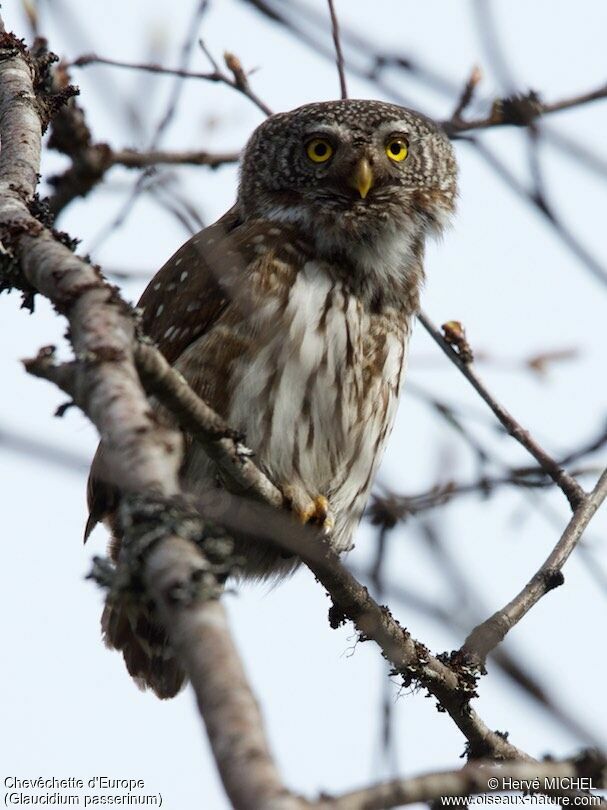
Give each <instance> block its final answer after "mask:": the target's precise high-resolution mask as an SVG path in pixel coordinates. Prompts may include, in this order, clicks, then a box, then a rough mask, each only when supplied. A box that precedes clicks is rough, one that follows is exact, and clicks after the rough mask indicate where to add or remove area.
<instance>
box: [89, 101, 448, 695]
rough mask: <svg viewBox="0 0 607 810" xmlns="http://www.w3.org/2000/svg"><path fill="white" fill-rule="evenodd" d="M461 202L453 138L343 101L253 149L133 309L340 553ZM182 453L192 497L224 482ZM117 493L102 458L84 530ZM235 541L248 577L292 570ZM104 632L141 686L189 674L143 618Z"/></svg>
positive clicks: (113, 611) (170, 685) (280, 129)
mask: <svg viewBox="0 0 607 810" xmlns="http://www.w3.org/2000/svg"><path fill="white" fill-rule="evenodd" d="M455 194H456V167H455V160H454V156H453V152H452V149H451V146H450V144H449V142H448V140H447V138H446V137H445V136H444V134H443V133H442V132H440V130H439V129H438V128H437V126H436V125H435V124H433V123H432V122H431V121H429V120H428V119H427V118H425V117H423V116H421V115H419V114H417V113H414V112H412V111H410V110H406V109H404V108H402V107H398V106H395V105H392V104H386V103H383V102H377V101H358V100H345V101H337V102H325V103H319V104H311V105H307V106H305V107H301V108H299V109H297V110H294V111H292V112H290V113H282V114H279V115H275V116H272V117H271V118H269V119H268V120H267V121H266V122H265V123H264V124H262V125H261V126H260V127H259V128H258V129H257V130H256V131H255V132H254V133H253V136H252V137H251V139H250V141H249V143H248V145H247V148H246V150H245V153H244V155H243V159H242V166H241V178H240V186H239V194H238V199H237V202H236V205H235V206H234V208H232V209H231V210H230V211H229V212H228V213H227V214H226V215H225V216H224V217H222V218H221V219H220V220H219V221H218V222H217V223H216V224H215V225H212V226H210V227H209V228H206V229H205V230H203V231H201V232H200V233H199V234H197V235H196V236H194V237H193V238H192V239H190V240H189V241H188V242H187V243H186V244H185V245H183V247H181V248H180V249H179V250H178V251H177V253H175V255H174V256H173V257H172V258H171V259H169V261H168V262H167V263H166V264H165V265H164V267H163V268H162V269H161V270H160V271H159V272H158V273H157V275H156V276H155V277H154V278H153V279H152V281H151V282H150V284H149V286H148V288H147V289H146V291H145V292H144V294H143V296H142V298H141V300H140V302H139V306H140V307H141V308H142V310H143V315H142V318H143V328H144V331H145V332H146V333H147V334H148V335H149V336H150V338H151V339H152V340H154V342H156V343H157V345H158V347H159V349H160V350H161V351H162V353H163V354H164V355H165V357H166V358H167V359H168V360H169V361H170V362H171V363H172V364H173V365H174V367H175V368H176V369H177V370H179V371H180V372H181V373H182V374H183V375H184V377H185V378H186V379H187V380H188V382H189V383H190V385H191V386H192V388H193V389H194V391H196V393H197V394H199V395H200V396H201V397H203V398H204V399H205V400H206V401H207V402H208V403H209V404H210V405H211V406H212V407H213V408H214V409H215V410H216V411H217V412H218V413H220V414H221V416H222V417H224V418H225V419H226V420H227V421H228V423H229V424H230V425H231V426H232V427H234V428H236V429H237V430H239V431H242V433H243V434H244V435H245V437H246V443H247V444H248V445H249V446H250V447H251V449H252V450H253V451H254V453H255V458H256V461H257V463H258V464H259V465H260V466H261V467H262V469H263V470H264V471H265V472H266V474H267V475H268V476H269V477H270V478H271V479H272V480H273V481H274V483H275V484H276V485H277V486H278V487H280V488H281V489H282V491H283V492H284V493H285V494H286V495H287V497H288V499H289V500H290V501H291V503H292V507H293V510H294V511H295V512H296V513H298V514H299V516H300V517H301V518H302V519H304V520H317V521H319V522H321V523H322V524H323V525H324V527H325V530H326V532H327V535H328V536H329V537H330V542H331V544H332V545H333V547H334V548H335V550H336V551H339V552H341V551H345V550H347V549H348V548H350V547H351V544H352V535H353V532H354V530H355V528H356V526H357V524H358V522H359V520H360V517H361V515H362V512H363V509H364V506H365V503H366V500H367V497H368V494H369V490H370V487H371V484H372V481H373V477H374V475H375V472H376V470H377V466H378V464H379V461H380V459H381V456H382V453H383V449H384V446H385V443H386V440H387V437H388V434H389V432H390V429H391V427H392V424H393V421H394V416H395V411H396V407H397V403H398V398H399V394H400V391H401V387H402V383H403V377H404V370H405V364H406V356H407V345H408V340H409V335H410V331H411V326H412V319H413V316H414V314H415V312H416V311H417V309H418V304H419V291H420V286H421V283H422V280H423V254H424V242H425V238H426V236H427V235H428V234H429V233H439V232H440V231H441V230H442V228H443V226H444V224H445V223H446V221H447V220H448V218H449V215H450V214H451V213H452V211H453V207H454V200H455ZM159 416H160V418H163V419H170V415H168V414H166V413H164V412H162V411H161V410H159ZM184 439H185V456H184V463H183V469H182V483H183V486H184V488H185V489H186V490H188V491H194V492H196V493H197V494H203V493H204V492H205V490H208V489H211V488H214V487H216V486H217V481H218V474H217V470H216V469H215V468H214V466H213V464H212V462H211V461H210V459H209V458H208V457H207V456H206V454H205V453H204V450H203V449H202V448H201V447H200V446H199V445H197V444H195V443H193V442H192V441H191V440H189V439H188V437H184ZM118 497H119V494H118V492H117V490H116V489H115V488H113V487H112V485H111V482H109V481H107V479H106V476H105V475H104V471H103V446H102V445H101V446H100V448H99V450H98V453H97V457H96V459H95V461H94V464H93V468H92V471H91V479H90V485H89V505H90V511H91V517H90V519H89V524H88V525H87V530H90V527H91V526H92V525H94V523H95V522H96V521H98V520H106V521H107V522H108V523H109V525H110V526H111V525H112V514H113V512H114V510H115V508H116V504H117V499H118ZM236 541H237V544H238V552H239V554H240V555H241V556H242V557H243V558H244V560H245V565H244V573H245V575H248V576H255V577H265V576H271V575H277V574H280V573H284V572H287V571H289V570H292V569H293V567H294V565H295V564H296V562H297V561H296V560H294V559H293V558H285V557H284V556H283V555H281V554H280V553H279V552H278V551H277V550H276V549H274V548H271V547H270V546H268V545H266V544H264V543H263V541H261V540H260V541H259V542H253V541H251V540H249V541H247V542H244V540H242V539H240V540H239V538H236ZM119 545H120V538H119V537H115V538H114V542H113V546H112V548H113V554H114V558H116V557H117V555H118V553H119ZM103 627H104V633H105V638H106V641H107V642H108V644H109V645H110V646H112V647H116V648H117V649H120V650H122V652H123V654H124V657H125V660H126V663H127V667H128V669H129V672H130V673H131V674H132V675H133V676H134V677H135V678H136V680H137V681H138V682H139V683H141V684H143V685H147V686H150V687H151V688H152V689H154V691H155V692H156V693H157V694H158V695H159V696H160V697H169V696H171V695H172V694H174V693H175V692H176V691H177V689H178V688H179V686H180V684H181V683H182V681H183V678H184V676H183V673H182V672H181V670H180V669H179V667H178V665H177V663H176V661H175V660H174V659H173V658H172V656H171V652H170V649H169V648H168V645H167V642H166V638H165V637H164V634H163V632H162V631H161V630H160V628H159V627H158V626H157V625H156V623H155V622H154V618H153V615H152V614H151V613H150V612H149V609H148V608H145V607H143V606H127V605H120V604H112V605H109V606H107V607H106V610H105V612H104V618H103Z"/></svg>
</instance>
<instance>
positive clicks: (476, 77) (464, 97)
mask: <svg viewBox="0 0 607 810" xmlns="http://www.w3.org/2000/svg"><path fill="white" fill-rule="evenodd" d="M482 77H483V74H482V72H481V69H480V68H479V67H478V65H475V66H474V67H473V68H472V71H471V73H470V76H469V78H468V81H467V82H466V84H465V85H464V89H463V90H462V93H461V95H460V97H459V99H458V101H457V104H456V106H455V109H454V110H453V114H452V116H451V120H452V121H461V119H462V115H463V113H464V112H465V111H466V110H467V108H468V107H469V106H470V104H471V103H472V99H473V98H474V93H475V91H476V88H477V86H478V84H479V82H480V81H481V79H482Z"/></svg>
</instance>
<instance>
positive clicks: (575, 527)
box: [461, 470, 607, 667]
mask: <svg viewBox="0 0 607 810" xmlns="http://www.w3.org/2000/svg"><path fill="white" fill-rule="evenodd" d="M605 498H607V470H605V472H603V474H602V475H601V477H600V478H599V480H598V483H597V484H596V486H595V488H594V489H593V490H592V492H591V493H590V494H589V495H587V496H586V498H585V499H584V501H583V502H582V503H581V504H580V505H579V506H578V507H577V509H576V510H575V512H574V514H573V517H572V518H571V520H570V521H569V523H568V525H567V528H566V529H565V531H564V532H563V534H562V535H561V538H560V540H559V541H558V543H557V544H556V546H555V547H554V549H553V550H552V552H551V553H550V555H549V556H548V557H547V559H546V560H545V562H544V563H543V565H542V566H541V568H540V569H539V570H538V571H537V572H536V573H535V574H534V575H533V577H532V578H531V579H530V580H529V582H528V583H527V584H526V585H525V587H524V588H523V589H522V591H520V593H518V594H517V595H516V596H515V597H514V599H512V600H511V601H510V602H508V604H507V605H505V607H503V608H502V609H501V610H498V611H497V612H496V613H494V614H493V616H491V617H490V618H489V619H487V620H486V621H484V622H483V623H482V624H479V625H478V626H477V627H475V628H474V630H473V631H472V632H471V633H470V634H469V636H468V638H467V639H466V641H465V642H464V645H463V647H462V649H461V652H462V654H463V655H464V656H465V657H466V658H467V659H468V660H469V661H471V662H473V663H474V665H475V666H477V667H482V666H483V665H484V662H485V659H486V658H487V655H488V654H489V653H490V652H491V650H493V649H494V648H495V647H497V645H498V644H499V643H500V642H501V641H503V639H504V637H505V636H506V634H507V633H508V632H509V631H510V630H511V629H512V628H513V627H514V625H515V624H517V622H519V621H520V620H521V619H522V618H523V616H525V615H526V614H527V613H528V612H529V611H530V610H531V608H532V607H533V606H534V605H535V604H537V602H539V600H540V599H541V598H542V596H545V595H546V594H547V593H548V592H549V591H551V590H553V589H554V588H557V587H558V586H559V585H562V584H563V582H564V577H563V574H562V568H563V566H564V564H565V563H566V562H567V560H568V559H569V555H570V554H571V552H572V551H573V549H574V548H575V547H576V545H577V543H578V541H579V539H580V538H581V536H582V534H583V533H584V530H585V528H586V526H587V525H588V523H589V522H590V521H591V519H592V517H593V516H594V514H595V512H596V511H597V509H598V508H599V506H600V505H601V504H602V503H603V501H604V500H605Z"/></svg>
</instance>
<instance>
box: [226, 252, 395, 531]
mask: <svg viewBox="0 0 607 810" xmlns="http://www.w3.org/2000/svg"><path fill="white" fill-rule="evenodd" d="M242 328H246V326H245V325H244V324H243V327H242ZM408 331H409V324H408V321H407V320H405V319H404V318H401V317H399V315H398V314H397V313H396V312H394V311H392V310H389V311H386V312H383V313H371V312H369V311H368V310H367V309H366V308H365V307H364V306H363V304H362V303H361V301H360V299H358V298H357V297H356V296H355V295H353V294H352V293H350V292H348V291H347V289H346V288H345V287H344V285H343V283H342V282H340V281H336V280H334V279H333V278H332V277H331V276H330V275H329V274H328V273H326V272H324V271H323V267H322V266H320V265H318V264H316V263H315V262H308V263H307V264H306V265H305V266H304V268H303V269H302V270H301V271H300V272H299V274H298V275H297V277H296V278H295V280H294V283H293V284H292V285H291V286H290V288H289V290H288V294H287V295H283V296H282V297H280V296H276V297H275V299H274V302H273V304H270V303H267V304H266V305H265V306H264V307H263V309H262V310H259V311H258V312H257V315H256V318H255V324H254V333H255V334H254V337H253V338H252V339H251V342H250V347H249V349H248V350H247V351H246V352H245V353H244V354H242V355H241V356H240V357H238V358H237V359H236V360H235V361H234V363H233V365H232V369H231V373H230V375H229V376H230V397H229V400H230V407H229V413H228V420H229V422H230V423H231V424H232V425H234V426H235V427H238V428H239V429H241V430H243V431H244V433H245V435H246V441H247V444H248V445H249V446H250V447H251V448H252V449H253V450H254V451H255V453H256V456H257V458H258V460H259V462H260V463H261V464H262V466H263V467H264V468H265V470H266V471H267V473H268V474H269V475H270V476H271V477H272V478H273V479H274V481H275V482H276V483H277V484H278V485H280V486H285V485H288V486H289V487H290V488H291V489H293V488H296V489H297V488H299V489H301V490H302V492H303V493H306V494H307V496H310V497H315V496H316V495H318V494H322V495H326V496H327V497H328V498H329V500H330V502H331V505H332V508H333V511H334V512H335V514H336V519H337V520H336V530H337V529H338V528H339V520H340V514H341V513H342V512H344V511H345V510H348V509H352V508H353V506H354V505H356V504H357V503H358V501H361V500H362V499H366V494H367V492H368V489H369V487H370V484H371V481H372V477H373V474H374V472H375V469H376V466H377V463H378V462H379V459H380V457H381V454H382V452H383V447H384V444H385V440H386V438H387V435H388V433H389V430H390V428H391V426H392V422H393V419H394V415H395V411H396V404H397V400H398V394H399V391H400V386H401V384H402V378H403V372H404V364H405V356H406V343H407V337H408Z"/></svg>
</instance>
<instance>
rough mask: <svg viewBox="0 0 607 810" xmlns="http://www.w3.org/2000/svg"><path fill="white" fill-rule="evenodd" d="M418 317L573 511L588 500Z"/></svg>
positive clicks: (426, 321)
mask: <svg viewBox="0 0 607 810" xmlns="http://www.w3.org/2000/svg"><path fill="white" fill-rule="evenodd" d="M418 317H419V320H420V322H421V323H422V325H423V327H424V329H425V330H426V331H427V332H428V334H429V335H430V336H431V337H432V339H433V340H434V341H435V342H436V343H437V344H438V345H439V346H440V348H441V349H442V350H443V352H444V353H445V354H446V355H447V357H448V358H449V360H451V362H452V363H453V364H454V365H455V366H457V368H458V369H459V370H460V371H461V373H462V374H463V375H464V377H465V378H466V379H467V380H468V382H470V383H471V385H472V387H473V388H474V390H475V391H476V392H477V393H478V394H480V396H481V397H482V398H483V399H484V400H485V402H486V403H487V405H489V407H490V408H491V410H492V411H493V413H494V414H495V415H496V416H497V418H498V419H499V421H500V422H501V423H502V425H503V426H504V427H505V428H506V430H507V431H508V433H509V434H510V435H511V436H512V437H513V438H514V439H516V440H517V442H519V443H520V444H521V445H522V446H523V447H524V448H525V449H526V450H527V451H528V452H529V453H531V455H532V456H533V457H534V459H535V460H536V461H537V462H538V464H539V465H540V467H541V468H542V469H543V470H545V472H546V473H547V474H548V475H549V476H550V477H551V478H552V480H553V481H554V482H555V484H557V485H558V486H559V487H560V489H561V490H562V491H563V493H564V494H565V497H566V498H567V500H568V501H569V504H570V506H571V508H572V510H575V509H576V508H577V507H578V505H579V504H580V503H582V502H583V500H584V498H585V492H584V490H583V489H582V487H581V486H580V485H579V484H578V482H577V481H576V480H575V478H572V477H571V476H570V475H569V474H568V473H566V472H565V470H563V469H562V468H561V467H560V466H559V465H558V464H557V463H556V461H555V460H554V459H553V458H552V457H551V456H550V455H548V453H547V452H546V451H545V450H544V449H543V448H542V447H540V445H539V444H538V442H537V441H536V440H535V439H534V438H533V437H532V436H531V434H530V433H529V432H528V431H527V430H525V429H524V428H523V427H522V426H521V425H520V424H519V422H517V421H516V419H515V418H514V417H513V416H512V414H510V412H509V411H507V410H506V408H504V406H503V405H501V404H500V403H499V402H498V401H497V400H496V399H495V398H494V397H493V396H492V395H491V394H490V393H489V391H488V390H487V388H486V387H485V385H484V383H483V382H482V381H481V379H480V378H479V376H478V375H477V373H476V371H475V370H474V367H473V365H472V364H471V363H466V362H464V361H463V360H462V358H461V357H460V356H459V355H458V353H457V352H456V351H455V350H454V349H453V348H452V346H450V345H449V343H447V341H446V340H445V339H444V338H443V336H442V335H441V334H440V332H439V331H438V329H437V328H436V327H435V326H434V324H433V323H432V321H431V320H430V319H429V318H428V316H427V315H426V314H425V313H423V312H420V313H419V315H418Z"/></svg>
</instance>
